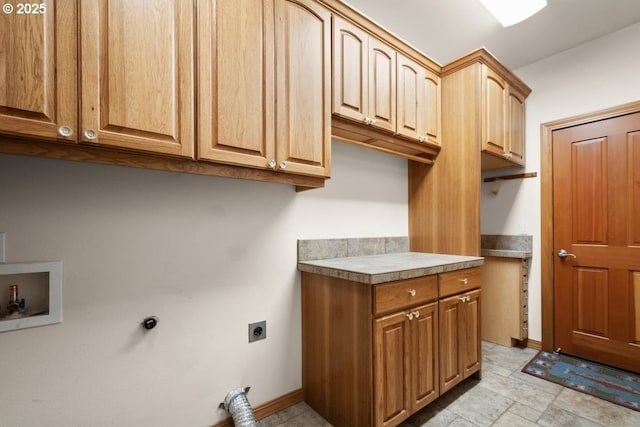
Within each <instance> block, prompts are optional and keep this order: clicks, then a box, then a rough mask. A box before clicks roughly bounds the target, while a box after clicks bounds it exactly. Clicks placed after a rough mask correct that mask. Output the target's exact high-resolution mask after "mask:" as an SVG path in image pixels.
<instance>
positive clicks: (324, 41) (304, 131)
mask: <svg viewBox="0 0 640 427" xmlns="http://www.w3.org/2000/svg"><path fill="white" fill-rule="evenodd" d="M275 17H276V19H275V49H276V72H275V75H276V100H277V102H276V163H277V165H276V169H277V170H278V171H280V172H290V173H296V174H301V175H313V176H320V177H328V176H329V175H330V174H331V13H330V12H329V10H328V9H326V8H324V7H323V6H322V5H320V4H319V3H316V2H315V1H312V0H276V2H275Z"/></svg>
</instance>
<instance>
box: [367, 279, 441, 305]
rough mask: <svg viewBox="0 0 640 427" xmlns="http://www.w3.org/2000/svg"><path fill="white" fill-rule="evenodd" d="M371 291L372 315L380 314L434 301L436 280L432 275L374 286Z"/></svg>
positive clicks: (436, 296)
mask: <svg viewBox="0 0 640 427" xmlns="http://www.w3.org/2000/svg"><path fill="white" fill-rule="evenodd" d="M373 289H374V290H373V314H380V313H386V312H389V311H393V310H402V309H403V308H406V307H411V306H414V305H416V304H422V303H425V302H428V301H432V300H436V299H437V298H438V279H437V277H436V275H435V274H434V275H432V276H424V277H418V278H416V279H408V280H400V281H397V282H391V283H386V284H382V285H375V286H374V288H373Z"/></svg>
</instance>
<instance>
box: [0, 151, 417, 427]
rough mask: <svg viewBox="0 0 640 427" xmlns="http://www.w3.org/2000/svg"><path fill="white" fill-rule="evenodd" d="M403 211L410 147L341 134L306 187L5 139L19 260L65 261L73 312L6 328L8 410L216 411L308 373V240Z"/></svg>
mask: <svg viewBox="0 0 640 427" xmlns="http://www.w3.org/2000/svg"><path fill="white" fill-rule="evenodd" d="M407 215H408V211H407V162H406V160H404V159H401V158H397V157H392V156H389V155H385V154H381V153H378V152H374V151H371V150H366V149H364V148H361V147H355V146H350V145H345V144H342V143H336V142H334V144H333V177H332V179H330V180H329V181H327V184H326V188H324V189H318V190H311V191H306V192H302V193H296V192H295V191H294V188H293V187H291V186H287V185H281V184H269V183H260V182H251V181H242V180H231V179H225V178H215V177H204V176H196V175H183V174H176V173H170V172H159V171H148V170H141V169H130V168H124V167H116V166H105V165H95V164H88V163H75V162H66V161H58V160H49V159H38V158H28V157H21V156H11V155H0V232H5V233H6V249H7V262H19V261H40V260H62V261H63V263H64V313H63V315H64V321H63V323H61V324H58V325H53V326H46V327H39V328H33V329H28V330H21V331H12V332H6V333H2V334H0V352H1V356H0V360H1V366H2V368H1V369H0V372H1V373H2V375H1V378H0V402H2V404H1V407H2V410H0V426H12V427H19V426H24V427H27V426H28V427H38V426H66V427H72V426H89V425H90V426H93V427H99V426H151V425H153V426H157V427H161V426H167V427H169V426H170V427H175V426H210V425H211V424H213V423H215V422H217V421H219V420H221V419H223V418H225V417H226V414H225V413H224V411H222V410H218V409H217V406H218V403H219V402H221V401H222V400H223V398H224V397H225V395H226V393H227V392H228V391H229V390H230V389H231V388H232V387H236V386H241V385H242V386H246V385H248V386H251V387H252V389H251V392H250V393H249V399H250V401H251V403H252V405H254V406H256V405H259V404H262V403H264V402H266V401H268V400H271V399H274V398H276V397H279V396H281V395H283V394H285V393H288V392H290V391H292V390H296V389H298V388H300V387H301V338H300V329H301V327H300V292H299V286H300V275H299V273H298V272H297V270H296V240H297V239H301V238H302V239H308V238H329V237H365V236H376V237H377V236H401V235H407V233H408V225H407V224H408V219H407ZM0 292H4V291H3V290H1V289H0ZM27 304H28V301H27ZM152 314H153V315H156V316H158V317H159V319H160V322H159V324H158V326H157V327H156V328H155V329H153V330H151V331H148V332H147V331H144V330H143V329H142V327H141V325H140V322H141V321H142V319H143V318H144V317H145V316H147V315H152ZM264 319H266V320H267V339H266V340H264V341H258V342H256V343H253V344H248V342H247V324H248V323H250V322H254V321H258V320H264Z"/></svg>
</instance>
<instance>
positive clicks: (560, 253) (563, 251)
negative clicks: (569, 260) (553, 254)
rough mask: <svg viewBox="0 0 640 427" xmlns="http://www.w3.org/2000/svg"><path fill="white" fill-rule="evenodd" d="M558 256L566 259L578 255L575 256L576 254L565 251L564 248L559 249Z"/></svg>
mask: <svg viewBox="0 0 640 427" xmlns="http://www.w3.org/2000/svg"><path fill="white" fill-rule="evenodd" d="M558 256H559V257H560V258H562V259H565V258H566V257H568V256H572V257H573V258H578V257H577V256H575V255H574V254H570V253H569V252H567V251H565V250H564V249H560V250H559V251H558Z"/></svg>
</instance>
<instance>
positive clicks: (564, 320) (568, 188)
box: [553, 113, 640, 372]
mask: <svg viewBox="0 0 640 427" xmlns="http://www.w3.org/2000/svg"><path fill="white" fill-rule="evenodd" d="M638 135H640V113H635V114H629V115H625V116H620V117H615V118H611V119H606V120H600V121H596V122H592V123H587V124H583V125H579V126H574V127H570V128H565V129H561V130H556V131H554V132H553V188H554V192H553V205H554V207H553V218H554V230H553V232H554V252H555V253H556V256H555V258H554V293H555V326H554V328H555V347H560V348H561V351H562V352H566V353H569V354H574V355H577V356H580V357H584V358H586V359H591V360H596V361H599V362H602V363H606V364H610V365H614V366H619V367H621V368H624V369H629V370H632V371H636V372H638V371H640V345H638V333H637V331H638V322H639V320H638V316H639V314H640V310H639V309H638V305H639V303H638V298H639V297H638V286H639V285H638V279H637V275H636V274H637V273H636V272H638V271H640V246H639V245H638V244H637V241H638V240H640V239H639V236H638V234H639V231H638V227H639V226H638V219H637V218H638V217H637V212H638V209H640V207H639V206H640V202H638V197H639V196H638V194H639V193H640V172H639V171H638V170H639V169H640V167H638V166H637V165H638V161H639V160H640V158H639V157H638V147H640V145H639V139H638ZM560 249H565V250H566V251H567V252H569V253H570V254H573V255H569V256H567V257H566V258H560V257H559V256H557V253H558V251H559V250H560ZM574 255H575V256H574Z"/></svg>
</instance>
